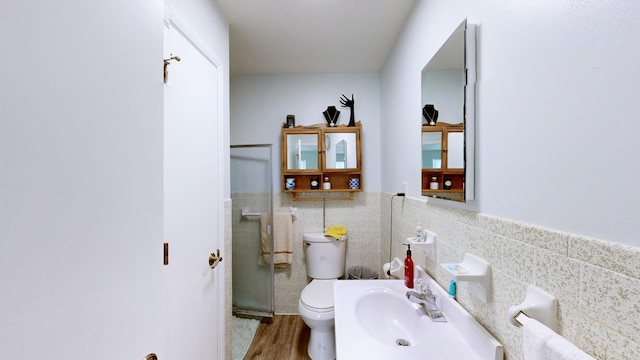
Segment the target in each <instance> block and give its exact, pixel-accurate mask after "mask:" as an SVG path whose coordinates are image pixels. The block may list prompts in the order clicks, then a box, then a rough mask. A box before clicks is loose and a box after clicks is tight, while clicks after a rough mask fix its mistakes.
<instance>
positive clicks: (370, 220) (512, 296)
mask: <svg viewBox="0 0 640 360" xmlns="http://www.w3.org/2000/svg"><path fill="white" fill-rule="evenodd" d="M392 202H393V215H392V216H391V212H390V210H391V204H392ZM290 206H296V207H298V213H297V214H298V219H297V220H295V221H294V227H293V231H294V263H293V265H292V266H291V267H290V268H289V269H283V270H277V271H276V278H275V297H276V313H278V314H295V313H297V304H298V298H299V296H300V292H301V291H302V289H303V288H304V286H305V285H306V284H307V282H308V279H307V277H306V271H305V268H304V254H303V247H302V234H303V233H305V232H319V231H322V225H323V224H322V212H323V209H322V201H295V202H294V201H292V200H291V197H290V195H288V194H275V200H274V210H275V211H288V209H289V207H290ZM225 213H229V217H230V209H229V210H227V209H226V208H225ZM325 214H326V221H325V224H326V225H327V226H332V225H343V226H346V227H347V228H348V229H349V240H348V243H347V268H348V267H350V266H353V265H364V266H369V267H371V268H374V269H375V270H376V271H378V272H379V273H380V274H381V275H382V270H381V266H382V264H383V263H384V262H387V261H389V260H388V259H389V239H390V236H391V232H393V246H392V249H391V253H392V254H393V256H397V257H400V258H401V259H403V258H404V254H405V251H406V249H405V248H404V247H403V246H402V243H403V242H404V239H405V237H407V236H412V234H413V233H414V232H415V226H416V224H417V222H422V224H423V225H424V227H425V228H427V229H429V230H432V231H434V232H435V233H436V234H437V235H438V243H437V260H436V261H431V260H428V259H426V258H425V256H424V254H422V253H421V252H420V251H414V253H413V255H414V261H415V262H416V264H421V265H423V266H424V267H425V268H426V269H427V271H428V272H429V273H430V274H431V275H432V276H434V277H435V278H436V280H437V281H438V282H439V283H440V284H441V285H442V286H443V287H448V284H449V278H448V276H447V275H446V274H445V273H444V271H442V270H441V269H440V266H439V265H438V264H440V263H445V262H457V261H460V260H462V258H463V256H464V253H466V252H469V253H472V254H474V255H476V256H479V257H481V258H484V259H485V260H487V261H489V262H490V263H491V266H492V277H493V278H492V281H493V283H492V291H491V301H490V302H489V303H488V304H484V303H482V302H481V301H479V300H477V299H476V298H475V297H473V296H471V295H469V294H468V292H467V291H466V285H465V284H464V283H461V284H458V301H459V302H460V303H461V304H462V305H463V306H464V307H465V308H466V309H467V311H469V312H470V313H471V314H472V315H473V316H475V317H476V318H477V319H478V320H479V321H480V323H481V324H483V326H485V327H486V328H487V329H488V330H489V331H490V332H491V333H492V334H493V335H494V336H495V337H496V338H497V339H498V340H499V341H500V342H502V344H503V345H504V347H505V357H506V359H509V360H512V359H522V351H521V347H522V337H521V331H522V330H521V329H518V328H515V327H514V326H512V325H511V324H510V323H509V322H508V319H507V309H508V308H509V306H511V305H516V304H519V303H521V302H522V300H523V299H524V297H525V293H526V287H527V285H528V284H533V285H536V286H538V287H540V288H542V289H544V290H545V291H547V292H549V293H551V294H553V295H555V296H556V297H557V298H558V302H559V309H558V310H559V311H558V312H559V314H558V317H559V324H560V330H559V332H560V333H561V334H562V335H563V336H564V337H566V338H567V339H568V340H570V341H572V342H573V343H574V344H576V345H577V346H578V347H580V348H581V349H583V350H584V351H586V352H588V353H589V354H591V355H592V356H594V357H595V358H597V359H616V360H618V359H636V358H637V354H640V342H639V340H638V339H639V338H640V249H638V248H634V247H629V246H624V245H621V244H618V243H612V242H607V241H602V240H599V239H593V238H587V237H583V236H580V235H576V234H568V233H563V232H559V231H555V230H552V229H545V228H542V227H539V226H535V225H530V224H524V223H520V222H516V221H512V220H508V219H502V218H497V217H494V216H489V215H484V214H479V213H475V212H470V211H465V210H460V209H455V208H450V207H447V206H442V205H435V204H433V203H427V202H425V201H423V200H418V199H413V198H402V197H393V198H392V196H391V194H387V193H357V194H356V196H355V199H354V201H328V202H326V211H325ZM391 217H393V231H391ZM230 224H231V220H230V219H229V221H228V222H226V226H227V228H229V227H230ZM228 232H229V233H230V228H229V229H228ZM226 236H227V241H228V242H230V239H231V236H230V234H228V235H226ZM225 250H226V253H227V254H228V258H230V256H231V253H230V248H229V249H227V247H226V246H225ZM230 268H231V266H230V264H227V268H226V269H230ZM227 271H230V270H227ZM229 283H230V280H229ZM228 288H229V290H227V291H228V295H227V296H228V297H229V299H230V296H231V295H230V286H228ZM228 306H229V309H228V313H229V314H230V313H231V311H230V300H229V301H228ZM227 342H229V339H227Z"/></svg>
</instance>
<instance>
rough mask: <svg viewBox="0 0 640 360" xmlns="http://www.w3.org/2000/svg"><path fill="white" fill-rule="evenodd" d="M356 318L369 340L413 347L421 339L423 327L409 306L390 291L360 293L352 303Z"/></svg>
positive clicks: (418, 317)
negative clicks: (401, 343)
mask: <svg viewBox="0 0 640 360" xmlns="http://www.w3.org/2000/svg"><path fill="white" fill-rule="evenodd" d="M355 310H356V314H355V316H356V318H357V320H358V323H359V324H360V325H361V326H362V329H363V330H364V331H365V332H366V333H367V334H369V336H371V337H372V338H374V339H376V340H377V341H380V342H382V343H384V344H388V345H396V344H398V342H404V344H405V346H409V345H415V344H417V343H418V342H419V341H420V340H421V339H422V338H424V336H422V335H423V330H424V329H423V327H421V325H420V318H421V316H420V315H419V313H418V311H420V310H417V307H415V306H414V305H413V304H412V303H410V302H409V301H407V300H406V298H404V299H403V298H402V297H401V294H398V293H397V292H394V291H392V290H391V289H389V288H386V287H382V288H372V289H368V290H365V291H363V293H362V295H361V297H359V298H358V300H357V302H356V304H355Z"/></svg>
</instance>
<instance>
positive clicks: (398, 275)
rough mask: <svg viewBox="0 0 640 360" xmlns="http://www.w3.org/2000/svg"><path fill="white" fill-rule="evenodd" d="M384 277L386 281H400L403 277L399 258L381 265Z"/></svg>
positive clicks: (402, 267) (402, 266)
mask: <svg viewBox="0 0 640 360" xmlns="http://www.w3.org/2000/svg"><path fill="white" fill-rule="evenodd" d="M382 270H383V272H384V276H385V277H386V278H387V279H402V278H403V277H404V265H403V264H402V260H400V259H399V258H397V257H396V258H393V261H391V262H390V263H385V264H384V265H382Z"/></svg>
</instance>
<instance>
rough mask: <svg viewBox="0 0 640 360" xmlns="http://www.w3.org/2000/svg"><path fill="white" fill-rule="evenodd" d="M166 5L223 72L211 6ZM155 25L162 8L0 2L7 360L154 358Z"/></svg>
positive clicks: (158, 47) (158, 149)
mask: <svg viewBox="0 0 640 360" xmlns="http://www.w3.org/2000/svg"><path fill="white" fill-rule="evenodd" d="M174 5H175V7H176V8H177V9H180V10H181V12H182V15H183V16H184V17H185V18H186V19H187V21H188V22H189V23H190V24H192V25H193V27H194V28H195V29H196V31H197V32H198V33H199V34H201V37H202V38H203V39H204V40H205V41H206V43H207V44H208V46H210V47H211V48H213V49H214V50H215V51H216V53H217V54H218V55H219V56H221V58H222V59H223V61H224V63H225V64H228V40H227V39H228V30H227V25H226V21H224V19H222V17H221V15H220V14H221V13H220V12H219V10H218V9H217V6H216V5H215V3H214V2H213V1H208V0H202V1H199V2H196V1H190V2H182V1H176V2H175V3H174ZM162 20H163V2H162V1H159V0H156V1H142V2H134V1H125V0H113V1H97V2H96V1H93V2H86V3H83V2H73V4H71V3H67V4H64V6H62V7H61V5H60V4H58V3H53V2H49V1H31V2H11V3H7V4H3V16H2V20H0V30H1V31H2V34H3V35H2V36H3V49H4V50H5V51H3V52H2V53H1V54H0V63H2V66H1V67H0V74H1V75H2V76H1V77H2V81H3V84H2V86H1V87H0V109H2V111H1V113H0V154H1V155H0V169H2V170H1V171H0V247H1V248H2V251H0V284H2V288H1V290H0V318H2V325H1V326H0V358H2V359H25V358H47V359H80V358H84V357H87V354H91V356H92V357H94V358H95V359H139V358H142V356H144V355H145V354H146V353H148V352H150V351H161V347H162V340H163V339H162V336H163V334H162V321H161V320H162V318H161V310H162V309H161V307H160V301H161V299H160V295H161V292H160V290H161V289H162V286H163V284H162V271H161V270H162V262H161V259H162V246H161V243H162V211H163V209H162V178H163V176H162V168H163V121H162V119H163V83H162V47H163V45H162V43H163V41H162V40H163V39H162V36H163V35H162V29H163V25H162ZM227 88H228V86H227ZM227 94H228V89H227V90H225V97H226V96H227ZM226 119H228V118H227V117H225V122H228V120H226ZM225 139H226V141H227V144H228V128H227V135H226V137H225ZM226 158H228V156H227V157H226ZM227 168H228V164H227ZM224 171H226V174H227V176H228V170H224ZM220 208H221V211H222V204H220ZM161 358H162V357H161Z"/></svg>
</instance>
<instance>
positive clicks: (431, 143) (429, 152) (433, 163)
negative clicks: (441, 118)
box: [422, 131, 442, 169]
mask: <svg viewBox="0 0 640 360" xmlns="http://www.w3.org/2000/svg"><path fill="white" fill-rule="evenodd" d="M422 168H423V169H441V168H442V131H431V132H423V133H422Z"/></svg>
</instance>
